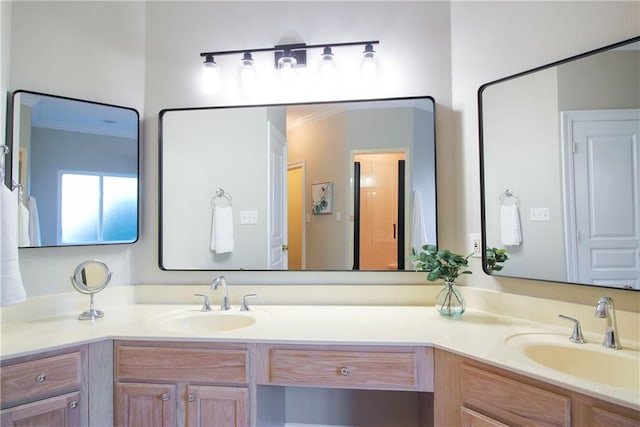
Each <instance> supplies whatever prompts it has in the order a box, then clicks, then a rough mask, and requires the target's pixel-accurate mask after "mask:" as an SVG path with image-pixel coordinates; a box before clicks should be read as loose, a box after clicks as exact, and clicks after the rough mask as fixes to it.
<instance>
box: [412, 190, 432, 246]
mask: <svg viewBox="0 0 640 427" xmlns="http://www.w3.org/2000/svg"><path fill="white" fill-rule="evenodd" d="M412 216H413V217H412V220H411V247H412V248H413V249H415V250H416V252H420V251H421V250H422V247H423V246H424V245H426V244H427V243H428V242H427V231H426V230H425V228H424V211H423V207H422V194H421V193H420V192H419V191H417V190H416V191H414V192H413V212H412Z"/></svg>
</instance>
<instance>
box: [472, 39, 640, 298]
mask: <svg viewBox="0 0 640 427" xmlns="http://www.w3.org/2000/svg"><path fill="white" fill-rule="evenodd" d="M478 97H479V111H480V153H481V165H480V166H481V167H480V169H481V188H482V190H481V191H482V246H483V254H485V257H484V258H483V265H484V268H485V271H486V272H487V273H488V274H495V275H500V276H509V277H518V278H525V279H535V280H546V281H555V282H568V283H576V284H582V285H593V286H604V287H615V288H622V289H633V290H640V37H635V38H633V39H630V40H625V41H622V42H620V43H616V44H613V45H610V46H606V47H603V48H600V49H597V50H594V51H590V52H587V53H585V54H582V55H578V56H574V57H571V58H568V59H566V60H563V61H559V62H556V63H553V64H549V65H545V66H542V67H539V68H536V69H533V70H530V71H526V72H523V73H520V74H517V75H514V76H510V77H506V78H504V79H500V80H497V81H494V82H490V83H487V84H485V85H483V86H482V87H481V88H480V89H479V93H478ZM487 248H504V249H506V250H507V254H508V257H509V259H508V260H507V261H506V262H505V263H504V268H503V269H502V270H501V271H492V270H491V268H490V266H488V265H487V257H486V250H487Z"/></svg>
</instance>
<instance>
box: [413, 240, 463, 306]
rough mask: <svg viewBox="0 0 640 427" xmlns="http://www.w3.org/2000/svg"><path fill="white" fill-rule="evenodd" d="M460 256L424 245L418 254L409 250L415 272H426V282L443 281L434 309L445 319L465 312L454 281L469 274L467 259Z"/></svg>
mask: <svg viewBox="0 0 640 427" xmlns="http://www.w3.org/2000/svg"><path fill="white" fill-rule="evenodd" d="M470 256H471V254H469V255H467V256H462V255H459V254H456V253H453V252H451V251H449V250H448V249H441V250H438V248H437V247H436V246H434V245H424V246H423V247H422V250H421V251H420V252H418V253H416V251H415V250H414V249H412V250H411V261H412V262H413V264H414V266H415V268H416V270H420V271H426V272H428V274H427V280H429V281H431V282H435V281H438V280H444V282H445V286H444V287H443V288H442V290H441V291H440V292H439V293H438V295H437V296H436V303H435V307H436V310H438V312H439V313H440V314H441V315H442V316H445V317H459V316H462V314H463V313H464V311H465V310H466V304H465V302H464V298H463V297H462V294H461V293H460V291H458V289H457V288H456V286H455V281H456V279H457V278H458V276H459V275H461V274H471V271H469V270H467V269H466V268H467V267H468V266H469V257H470Z"/></svg>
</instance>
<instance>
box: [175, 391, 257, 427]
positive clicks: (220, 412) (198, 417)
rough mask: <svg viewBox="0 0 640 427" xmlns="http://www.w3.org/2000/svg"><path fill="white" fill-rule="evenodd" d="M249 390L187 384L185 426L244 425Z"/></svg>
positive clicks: (241, 426) (229, 426)
mask: <svg viewBox="0 0 640 427" xmlns="http://www.w3.org/2000/svg"><path fill="white" fill-rule="evenodd" d="M248 403H249V391H248V390H247V389H246V388H240V387H214V386H200V385H189V386H187V426H189V427H205V426H206V427H246V426H248V425H249V416H248V412H249V404H248Z"/></svg>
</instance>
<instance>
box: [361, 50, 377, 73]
mask: <svg viewBox="0 0 640 427" xmlns="http://www.w3.org/2000/svg"><path fill="white" fill-rule="evenodd" d="M361 71H362V79H363V80H364V81H366V82H372V81H374V80H375V79H376V77H377V75H378V61H377V59H376V52H375V50H373V46H372V45H370V44H368V45H366V46H365V48H364V51H363V52H362V64H361Z"/></svg>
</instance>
